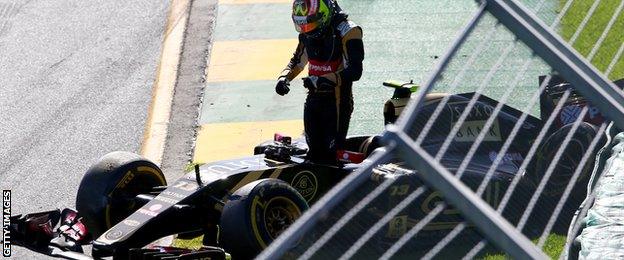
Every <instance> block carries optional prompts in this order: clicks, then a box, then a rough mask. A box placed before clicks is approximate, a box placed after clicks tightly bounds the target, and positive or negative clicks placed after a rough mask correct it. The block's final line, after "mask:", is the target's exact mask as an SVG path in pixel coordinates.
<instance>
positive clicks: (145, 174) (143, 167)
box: [76, 152, 167, 238]
mask: <svg viewBox="0 0 624 260" xmlns="http://www.w3.org/2000/svg"><path fill="white" fill-rule="evenodd" d="M166 185H167V182H166V180H165V176H164V175H163V173H162V171H161V170H160V168H158V166H156V165H155V164H154V163H152V162H150V161H148V160H147V159H144V158H142V157H141V156H139V155H137V154H134V153H129V152H112V153H109V154H106V155H104V156H103V157H102V158H100V159H99V160H98V162H97V163H95V164H94V165H93V166H91V168H89V170H88V171H87V173H86V174H85V175H84V177H82V181H81V182H80V187H79V188H78V194H76V209H77V210H78V212H80V214H81V215H82V216H83V219H84V223H85V225H86V226H87V230H89V232H90V233H91V234H92V235H93V236H94V237H95V238H97V237H98V236H100V235H101V234H102V233H104V232H105V231H106V230H108V229H109V228H111V227H112V226H114V225H115V224H117V223H119V222H120V221H122V220H123V219H124V218H126V217H127V216H129V215H130V214H132V213H133V212H134V211H135V210H137V209H138V208H139V207H140V206H141V205H138V204H137V203H136V200H135V197H136V196H137V195H139V194H144V193H149V192H150V191H151V190H152V188H154V187H157V186H166Z"/></svg>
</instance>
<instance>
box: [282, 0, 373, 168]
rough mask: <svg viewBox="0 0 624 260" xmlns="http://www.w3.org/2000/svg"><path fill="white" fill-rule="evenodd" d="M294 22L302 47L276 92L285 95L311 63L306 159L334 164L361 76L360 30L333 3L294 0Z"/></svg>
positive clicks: (305, 117)
mask: <svg viewBox="0 0 624 260" xmlns="http://www.w3.org/2000/svg"><path fill="white" fill-rule="evenodd" d="M292 19H293V22H294V24H295V29H296V30H297V32H299V44H298V46H297V49H296V50H295V53H294V54H293V57H292V58H291V60H290V63H288V66H286V69H284V71H283V72H282V73H281V75H280V76H279V78H278V81H277V85H276V86H275V92H277V94H279V95H282V96H283V95H285V94H287V93H288V92H289V91H290V88H289V86H290V81H291V80H293V79H294V78H295V77H296V76H297V75H298V74H299V73H301V72H302V71H303V69H304V67H305V65H306V64H309V65H308V74H309V76H308V77H305V78H303V85H304V87H305V88H307V89H308V96H307V98H306V102H305V105H304V112H303V121H304V128H305V136H306V141H307V143H308V146H309V151H308V155H307V159H308V160H310V161H313V162H316V163H329V164H336V163H337V161H336V152H337V151H338V150H341V149H343V148H344V142H345V138H346V136H347V130H348V129H349V121H350V120H351V113H352V112H353V94H352V91H351V89H352V85H353V82H354V81H357V80H359V79H360V77H361V76H362V61H363V60H364V44H363V42H362V29H361V28H360V27H359V26H357V25H356V24H355V23H353V22H351V21H349V20H348V19H347V14H345V13H344V12H343V11H342V9H341V8H340V7H339V6H338V3H337V2H336V1H335V0H295V1H294V3H293V12H292Z"/></svg>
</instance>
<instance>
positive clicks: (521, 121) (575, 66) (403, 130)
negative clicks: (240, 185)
mask: <svg viewBox="0 0 624 260" xmlns="http://www.w3.org/2000/svg"><path fill="white" fill-rule="evenodd" d="M573 2H574V0H568V1H567V2H565V3H563V5H562V6H561V9H560V10H559V12H558V13H555V14H548V13H545V12H544V11H543V10H542V8H544V6H545V5H546V3H547V2H546V1H544V0H541V1H540V0H536V1H525V2H524V4H526V6H524V5H522V4H519V3H516V2H513V1H496V0H491V1H484V2H482V3H480V4H481V6H480V8H479V9H478V11H477V13H476V14H475V16H474V18H473V19H472V20H471V21H470V22H469V23H468V24H467V26H466V28H465V29H464V30H463V31H462V32H461V34H460V36H459V37H458V40H457V42H456V43H455V44H454V45H453V46H452V48H451V49H450V51H449V52H448V54H447V56H446V57H445V58H443V60H442V61H441V63H440V66H439V67H438V68H437V69H436V71H435V72H434V73H433V76H432V77H431V80H430V81H429V82H427V84H425V86H424V87H423V88H422V89H421V90H419V92H418V93H415V94H414V97H413V98H412V100H411V103H410V105H409V106H408V108H406V111H405V112H403V114H402V116H401V117H400V118H399V121H397V123H396V125H397V126H395V127H389V128H388V131H387V132H385V133H384V135H383V137H382V138H383V139H384V140H385V142H386V146H385V147H384V148H381V149H379V150H377V151H376V152H375V153H373V155H372V156H371V157H369V159H368V160H367V161H366V162H365V163H364V164H363V166H362V168H361V169H360V170H359V171H357V172H356V173H354V174H352V175H351V176H349V177H348V178H347V179H345V180H344V181H343V182H341V183H340V184H339V185H338V186H337V187H335V188H334V189H333V190H332V191H330V192H329V193H328V194H327V195H326V196H325V197H323V198H322V199H321V200H320V201H319V202H317V204H315V205H314V206H313V207H312V208H311V209H310V211H309V212H307V213H306V214H305V215H304V216H303V217H302V219H301V220H299V221H298V222H297V223H295V224H294V225H293V226H292V227H291V228H290V229H289V230H288V231H287V232H286V233H285V234H284V235H282V236H281V237H279V238H278V239H277V240H276V241H275V242H274V244H273V245H271V247H269V249H268V250H266V251H265V252H263V254H262V255H260V258H271V259H273V258H300V259H336V258H337V259H362V258H366V259H368V258H380V259H403V258H406V259H414V258H424V259H432V258H449V257H450V258H465V259H471V258H475V257H485V256H497V255H504V254H506V253H507V254H510V255H512V256H514V257H521V258H522V257H523V256H524V257H531V258H545V257H546V255H545V254H543V253H542V250H544V249H545V248H548V249H547V250H546V251H548V252H546V253H548V255H549V256H550V257H563V254H561V252H562V250H563V247H564V243H565V242H566V239H565V237H566V235H567V234H568V233H569V230H572V232H570V233H572V234H576V233H578V229H580V226H579V224H578V221H576V222H573V220H574V216H575V213H576V212H577V209H578V208H579V205H581V203H582V202H583V201H584V200H586V198H593V196H594V195H593V194H589V195H588V194H587V190H588V185H589V186H591V185H590V184H591V183H595V180H592V178H597V177H598V176H592V170H593V169H594V166H595V165H594V162H595V157H596V154H597V152H598V150H599V149H600V147H602V146H603V145H604V144H605V139H606V137H605V135H604V133H605V130H606V129H607V125H608V123H609V121H610V119H616V120H617V119H620V118H623V116H624V113H622V112H623V111H624V110H623V109H622V107H621V105H622V103H621V102H619V101H620V100H624V96H622V94H621V92H620V91H619V90H617V88H616V85H615V84H613V83H611V82H609V81H608V80H607V79H606V77H604V76H603V75H610V74H611V73H612V72H613V70H614V68H616V67H617V66H618V65H617V64H619V63H618V62H619V60H620V58H621V55H622V52H623V51H622V49H623V47H622V46H624V43H622V42H621V40H620V43H619V44H620V45H619V46H620V47H618V48H617V51H616V52H615V53H612V54H611V55H610V56H611V60H609V61H608V62H607V63H606V64H608V66H606V67H605V68H604V70H603V71H604V74H600V73H598V71H597V70H596V69H595V68H593V67H591V66H589V65H588V63H587V61H591V60H593V59H594V58H595V57H596V55H597V53H599V50H600V49H601V47H602V45H603V44H604V43H605V42H606V39H607V35H609V34H610V32H611V31H612V30H614V28H615V27H618V26H620V25H618V23H617V22H616V21H618V19H619V16H620V13H621V9H622V7H623V6H624V1H621V2H620V3H619V5H617V8H616V9H615V10H614V11H613V13H612V16H611V17H610V19H608V21H607V22H606V24H605V26H604V30H603V31H601V32H600V33H599V35H600V36H599V38H598V40H596V41H595V42H594V44H593V45H592V46H591V48H589V52H587V54H586V57H585V58H586V60H582V59H580V58H579V54H578V53H574V52H572V51H570V50H571V49H570V47H569V46H574V44H575V42H576V41H577V40H578V39H581V38H582V35H583V32H584V30H585V29H586V26H588V23H590V21H591V18H592V16H593V15H594V13H595V12H596V10H597V9H598V5H599V4H600V1H595V2H594V4H592V5H591V6H590V7H589V10H588V11H587V13H586V15H585V16H584V17H583V18H582V19H580V22H579V24H578V26H577V27H576V28H575V30H574V31H573V32H572V33H571V34H570V37H566V38H567V39H568V40H567V44H568V45H565V44H563V45H561V44H562V43H563V41H564V40H562V39H560V38H557V37H554V36H553V33H552V32H553V31H557V30H559V29H560V27H561V26H562V25H561V23H562V21H564V20H565V19H568V18H566V14H567V13H568V12H569V11H570V10H571V8H572V7H573V5H574V3H573ZM535 14H537V16H539V17H540V19H542V21H540V20H538V19H537V18H536V17H537V16H536V15H535ZM546 23H547V24H546ZM620 27H621V26H620ZM522 32H527V34H530V35H525V34H522ZM622 123H624V122H619V121H616V125H618V126H619V125H621V124H622ZM614 127H615V126H614ZM583 209H584V210H585V211H586V209H587V207H585V208H583ZM580 215H583V212H581V213H580ZM570 227H572V228H570ZM568 242H569V239H568Z"/></svg>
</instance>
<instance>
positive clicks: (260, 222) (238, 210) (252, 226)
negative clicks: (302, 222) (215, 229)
mask: <svg viewBox="0 0 624 260" xmlns="http://www.w3.org/2000/svg"><path fill="white" fill-rule="evenodd" d="M307 209H308V203H307V202H306V200H305V199H304V198H303V197H302V196H301V195H300V194H299V193H298V192H297V190H295V189H294V188H293V187H291V186H290V185H288V183H286V182H284V181H281V180H278V179H262V180H258V181H254V182H252V183H249V184H247V185H245V186H243V187H242V188H240V189H238V190H237V191H236V192H234V194H232V196H230V198H229V200H228V201H227V202H226V204H225V206H224V207H223V213H222V214H221V237H220V240H221V243H222V245H223V248H224V249H225V250H226V252H228V253H230V254H232V256H233V257H234V259H251V258H253V257H255V256H256V255H257V254H258V253H260V251H262V249H264V248H266V247H267V246H268V245H269V244H270V243H271V242H272V241H273V240H274V239H275V238H276V237H277V236H278V235H279V234H281V233H282V232H283V231H284V230H286V229H287V228H288V227H289V226H290V225H291V224H292V223H293V222H295V220H297V219H298V218H299V217H300V216H301V214H302V213H303V212H304V211H305V210H307Z"/></svg>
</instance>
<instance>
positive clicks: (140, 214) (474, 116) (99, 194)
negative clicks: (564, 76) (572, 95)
mask: <svg viewBox="0 0 624 260" xmlns="http://www.w3.org/2000/svg"><path fill="white" fill-rule="evenodd" d="M384 85H386V86H388V87H391V88H392V89H394V95H393V97H392V98H391V99H390V100H389V101H388V102H387V103H386V104H385V109H384V121H385V123H392V122H394V121H395V120H396V119H397V117H398V115H399V114H400V113H401V111H402V109H403V107H404V106H405V104H406V103H407V102H408V101H409V99H410V97H411V94H412V92H414V91H416V89H417V88H418V86H416V85H414V84H413V83H406V84H399V83H393V82H386V83H384ZM547 89H548V90H549V91H546V92H545V94H544V95H545V96H544V97H543V102H542V106H541V109H542V113H545V114H547V115H548V109H552V106H550V105H549V104H552V103H553V102H552V100H551V99H553V98H556V96H557V93H560V92H561V90H562V89H564V90H565V89H570V86H569V85H565V83H561V82H559V83H556V84H555V83H553V84H550V85H549V87H548V88H547ZM474 95H475V94H474V93H463V94H453V95H449V94H429V95H428V96H427V97H426V99H427V101H426V103H425V105H424V106H423V107H422V109H420V111H419V120H417V123H418V124H424V123H425V122H426V121H427V120H428V118H429V116H430V115H431V114H432V112H433V110H434V109H435V108H436V106H437V105H438V104H439V102H440V101H441V100H442V99H443V98H444V97H448V103H447V104H446V105H445V107H444V109H443V110H442V112H441V114H440V117H439V119H438V120H437V121H436V122H435V123H434V125H433V128H432V131H430V132H429V134H428V135H427V136H426V138H425V141H424V142H423V143H422V147H423V148H424V149H426V150H427V151H429V152H430V153H435V152H436V151H437V150H439V148H440V146H441V145H442V142H443V141H444V140H445V139H446V137H447V135H448V134H449V132H450V130H451V128H452V127H453V126H454V124H455V122H456V120H457V118H458V115H459V114H461V113H462V112H463V111H464V110H465V108H466V106H467V103H468V102H469V100H470V99H471V98H472V97H473V96H474ZM571 102H572V101H571ZM497 104H498V102H497V101H496V100H493V99H491V98H488V97H486V96H483V95H482V96H480V97H479V98H478V100H477V102H476V104H475V105H474V107H473V108H472V110H471V111H470V113H469V116H468V119H467V121H466V122H465V123H464V125H462V127H461V130H460V131H459V132H458V134H457V135H456V136H455V137H454V140H453V142H452V144H451V146H450V148H449V150H448V152H447V153H446V154H445V155H444V156H443V157H442V159H441V163H442V164H443V165H444V166H445V167H447V168H448V169H449V170H451V171H455V170H457V168H458V167H459V165H460V163H461V161H462V160H463V158H464V156H465V151H467V150H468V148H469V147H470V146H471V145H472V144H473V141H474V137H476V135H478V134H479V132H480V131H481V130H482V129H483V124H484V123H485V121H484V120H485V119H487V117H489V116H490V115H491V114H492V111H494V108H495V107H496V106H497ZM570 104H572V103H570ZM573 105H575V106H579V105H581V106H584V105H587V102H585V101H584V100H583V99H582V98H580V97H579V98H577V99H575V100H573ZM521 115H522V113H521V112H520V111H518V110H516V109H514V108H512V107H510V106H507V105H503V106H502V110H501V113H499V114H498V115H497V117H496V123H495V124H494V125H493V127H492V128H491V129H490V130H488V131H489V132H488V134H487V135H486V138H485V140H484V142H483V144H482V145H481V146H480V147H479V150H478V151H477V153H476V155H475V158H474V159H473V160H472V161H471V162H470V163H469V165H468V167H467V168H466V171H465V173H464V175H463V177H462V180H464V181H465V183H466V184H467V185H469V186H473V184H476V185H478V183H479V182H480V181H481V180H482V179H483V177H484V174H485V172H486V171H487V170H488V167H489V166H490V165H491V164H492V160H493V159H492V158H494V157H496V155H497V154H496V153H497V152H498V151H499V150H500V149H501V146H502V145H503V143H504V141H505V140H506V137H507V136H508V135H509V134H510V132H511V130H512V128H513V127H514V125H516V123H517V122H518V120H519V118H520V117H521ZM484 118H485V119H484ZM592 120H593V119H592ZM567 122H570V121H567ZM565 123H566V122H564V121H561V122H559V123H558V124H560V125H559V126H557V127H553V129H551V130H550V131H549V136H550V137H548V138H546V139H545V141H544V142H543V143H542V144H541V146H540V148H539V152H538V155H539V156H537V157H536V158H535V159H533V160H534V161H532V162H531V164H530V165H531V167H530V168H531V169H530V170H527V172H526V173H521V174H524V175H525V176H523V179H522V180H523V181H521V184H520V185H524V186H527V187H534V186H535V184H534V183H535V181H536V180H537V181H539V179H540V173H541V172H543V171H544V167H545V165H547V164H546V163H545V162H549V161H550V160H551V159H552V157H553V156H554V153H555V151H556V148H557V144H558V143H560V142H561V140H563V138H564V137H565V136H566V134H567V133H568V132H569V131H570V127H569V126H566V124H565ZM596 123H597V122H584V123H582V124H581V126H580V127H579V130H578V131H576V133H575V134H574V136H573V138H574V139H575V140H577V142H575V144H578V145H573V146H570V147H568V148H567V149H566V151H565V153H564V155H565V156H564V158H566V159H564V160H563V162H562V163H561V164H560V165H558V166H557V168H556V169H555V171H554V173H553V177H552V178H551V180H552V182H550V181H549V184H548V185H549V186H550V187H549V190H552V191H557V190H562V188H561V187H565V185H566V184H567V182H566V181H565V180H567V178H569V175H571V174H572V173H571V172H569V170H568V169H570V168H571V169H575V168H576V164H577V163H578V161H580V157H581V156H582V155H583V154H584V153H585V150H584V149H586V147H588V144H589V142H591V140H592V138H593V137H594V136H595V135H596V134H597V133H596V127H595V124H596ZM542 124H543V122H542V120H540V119H539V118H537V117H534V116H531V115H529V116H528V117H527V118H526V120H525V121H524V124H523V126H522V127H521V128H520V129H519V132H518V137H517V138H515V139H514V141H513V142H512V144H511V146H510V148H509V152H508V153H507V154H506V155H505V157H504V160H503V161H502V163H501V164H500V165H499V166H498V167H497V168H496V170H495V173H494V175H493V179H492V181H491V184H490V185H491V186H492V187H493V188H492V189H491V192H487V194H485V195H484V198H487V200H488V202H489V203H490V204H492V205H495V204H496V203H497V201H499V200H500V197H501V196H502V195H503V194H504V193H505V192H504V191H505V189H506V187H507V186H508V185H509V183H510V181H511V179H513V177H514V176H515V175H516V174H519V173H517V171H518V168H519V165H520V164H521V163H522V162H523V160H524V157H525V156H526V154H527V152H528V151H527V149H528V148H529V147H531V144H532V142H533V140H535V139H536V136H537V134H538V132H539V130H540V127H541V126H542ZM415 129H421V127H415ZM417 134H418V132H415V133H410V135H412V136H416V135H417ZM346 143H347V145H346V146H347V147H346V150H344V151H339V153H338V154H337V157H338V159H339V160H340V161H341V163H340V164H339V165H323V164H316V163H314V162H310V161H308V160H306V159H305V155H306V152H307V145H306V144H305V141H304V140H301V139H299V140H292V139H291V138H290V137H287V136H282V135H279V134H276V135H275V138H274V140H271V141H267V142H265V143H263V144H260V145H258V146H257V147H256V148H255V149H254V154H255V155H253V156H249V157H244V158H238V159H232V160H226V161H219V162H213V163H208V164H204V165H197V166H195V167H194V169H193V170H191V171H189V172H187V173H186V174H185V175H184V176H182V177H181V178H179V179H178V180H176V181H175V182H174V183H172V184H169V185H168V184H167V183H166V181H165V178H164V175H163V173H162V172H161V170H160V169H159V167H158V166H157V165H155V164H154V163H152V162H150V161H148V160H146V159H144V158H141V157H140V156H138V155H135V154H132V153H127V152H113V153H110V154H107V155H105V156H103V157H102V158H101V159H100V160H99V161H98V162H97V163H95V164H94V165H93V166H91V167H90V168H89V170H88V171H87V172H86V174H85V175H84V177H83V179H82V181H81V183H80V186H79V189H78V193H77V195H76V210H77V211H74V210H70V209H65V210H63V211H60V210H53V211H49V212H41V213H34V214H27V215H18V216H13V217H11V235H12V237H13V241H14V243H15V244H17V245H20V246H23V247H26V248H29V249H31V250H34V251H37V252H40V253H42V254H46V255H50V256H54V257H62V258H68V259H91V258H94V259H100V258H106V257H111V256H112V257H113V258H114V259H205V257H210V258H211V259H224V258H226V256H227V254H226V252H227V253H228V254H231V256H232V258H234V259H250V258H253V257H255V256H256V255H257V254H258V253H259V252H260V251H261V250H262V249H263V248H265V247H267V245H268V244H269V243H271V241H273V240H274V239H275V238H276V237H277V236H279V235H280V234H281V233H282V232H283V231H284V230H285V229H287V228H288V227H289V226H290V225H291V224H292V223H293V222H294V221H295V220H296V219H297V218H298V217H300V216H301V215H302V213H303V212H304V211H305V210H306V209H308V207H309V205H311V204H313V203H315V202H316V201H317V200H318V199H319V198H320V197H321V196H323V194H325V193H326V192H327V191H328V190H330V189H331V188H332V187H333V186H334V185H336V184H337V183H338V182H340V181H341V180H342V179H343V178H344V177H345V176H347V175H349V174H351V173H352V172H354V171H355V170H356V169H358V168H359V166H360V165H361V164H362V163H363V161H365V159H366V158H367V157H369V156H370V155H371V154H372V153H378V152H383V150H384V148H383V145H382V144H381V142H380V137H379V136H377V135H370V136H350V137H348V140H347V142H346ZM585 168H586V169H585V171H589V170H590V169H591V166H587V167H585ZM373 175H374V176H371V180H370V181H371V182H372V183H373V184H375V183H377V184H379V183H381V182H383V181H384V180H385V179H387V178H395V179H397V181H396V182H395V184H394V185H393V186H391V187H390V188H388V189H387V190H386V191H384V193H383V195H382V199H383V198H385V199H387V200H388V201H396V200H397V199H400V197H401V196H405V195H406V194H407V191H408V190H414V189H416V188H417V187H418V186H421V185H422V182H420V181H419V180H418V173H417V172H415V171H413V170H410V169H409V168H406V167H405V166H403V164H402V163H401V162H399V161H397V162H393V163H391V164H385V165H378V166H377V168H376V169H375V170H374V172H373ZM583 176H584V177H583V178H580V179H579V181H578V189H579V190H580V191H581V192H580V193H579V194H578V196H574V197H573V198H572V200H578V199H580V198H582V197H584V194H582V189H583V187H584V186H586V182H587V172H585V173H584V174H583ZM560 186H561V187H560ZM475 187H476V186H475ZM473 188H474V187H473ZM398 191H400V192H398ZM556 193H557V192H553V194H551V195H552V196H551V197H552V198H553V199H555V198H557V196H556ZM441 199H442V198H441V196H440V194H439V193H437V192H435V191H427V194H423V196H421V198H419V199H418V200H417V201H416V202H415V203H414V206H413V207H411V206H410V207H409V210H408V212H409V214H408V217H409V218H410V219H420V218H422V216H423V215H425V214H426V213H427V212H426V211H427V209H430V205H433V204H435V202H436V201H440V200H441ZM515 199H517V200H522V199H524V198H522V197H519V198H515ZM574 203H578V202H576V201H573V202H571V204H572V205H573V204H574ZM389 204H390V203H389ZM572 208H573V207H569V209H568V210H572ZM379 210H383V209H380V208H375V209H370V210H369V211H365V212H369V213H370V214H375V213H374V212H378V211H379ZM511 215H513V214H511ZM440 218H441V219H440V222H444V223H459V222H461V221H462V217H461V216H460V215H459V214H458V213H454V214H446V215H441V216H440ZM435 224H436V221H434V222H432V223H431V224H430V225H435ZM386 228H387V230H388V232H381V233H384V234H386V236H387V237H385V238H384V239H389V240H390V241H392V239H396V238H397V237H400V234H397V232H396V228H395V227H393V226H392V224H389V225H388V226H387V227H386ZM445 228H446V229H448V230H450V229H452V228H453V225H447V227H445ZM403 230H404V229H403ZM399 233H400V232H399ZM173 234H178V236H180V237H195V236H199V235H203V244H204V247H202V248H200V249H198V250H189V249H181V248H173V247H159V246H148V245H149V244H150V243H152V242H153V241H156V240H158V239H160V238H162V237H165V236H169V235H173ZM87 245H92V249H91V252H90V254H87V253H85V252H84V250H85V249H86V248H89V247H87ZM423 245H425V244H423ZM147 256H149V258H145V257H147Z"/></svg>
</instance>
